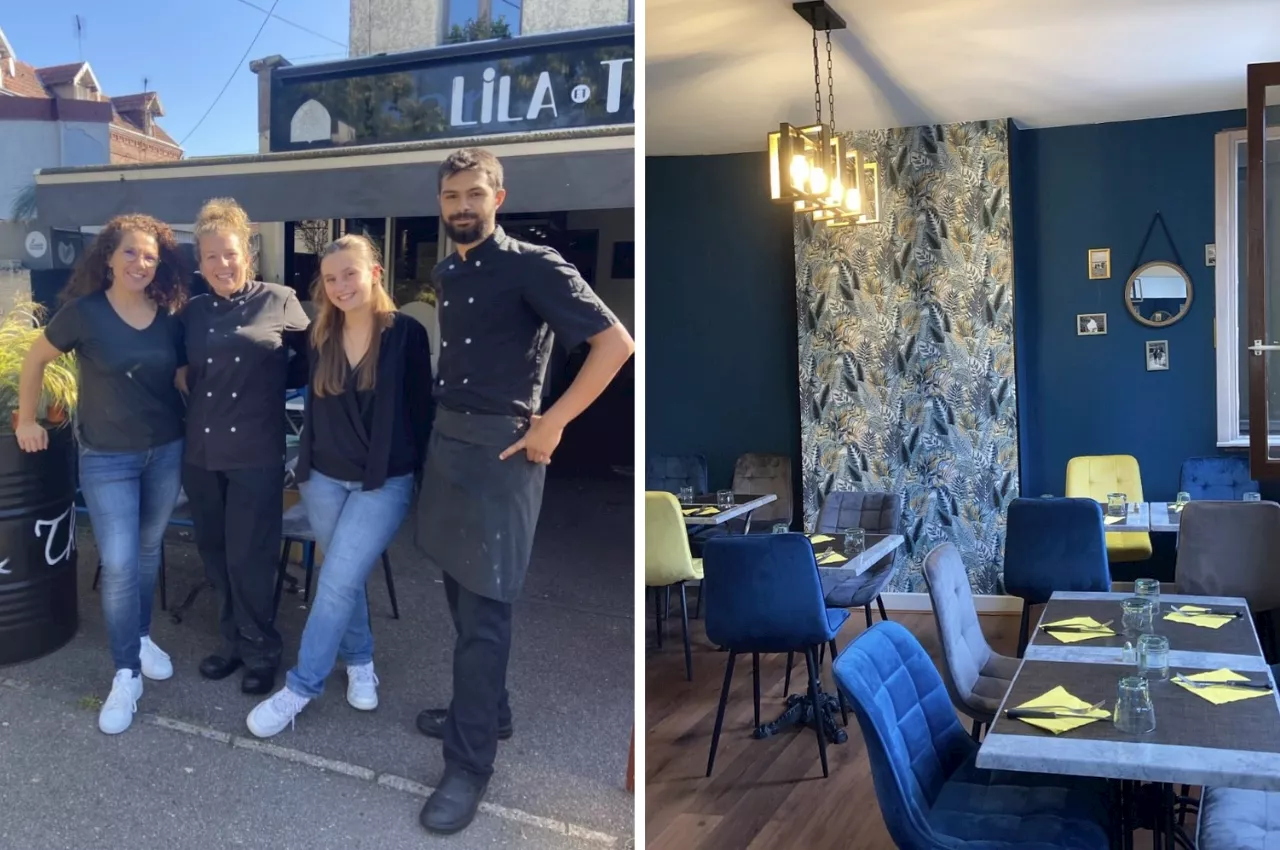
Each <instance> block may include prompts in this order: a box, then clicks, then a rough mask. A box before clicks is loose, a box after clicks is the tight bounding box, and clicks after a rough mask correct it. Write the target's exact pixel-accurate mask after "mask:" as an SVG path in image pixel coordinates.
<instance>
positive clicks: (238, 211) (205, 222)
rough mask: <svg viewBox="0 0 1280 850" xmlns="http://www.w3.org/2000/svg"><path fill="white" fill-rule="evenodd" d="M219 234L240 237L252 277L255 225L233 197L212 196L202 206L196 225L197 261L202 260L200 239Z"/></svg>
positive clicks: (241, 246)
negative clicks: (253, 225)
mask: <svg viewBox="0 0 1280 850" xmlns="http://www.w3.org/2000/svg"><path fill="white" fill-rule="evenodd" d="M217 234H225V235H229V236H239V237H240V248H241V250H243V251H244V254H245V260H246V262H247V264H248V270H249V276H250V277H251V278H252V277H253V266H254V257H253V256H252V253H251V252H252V251H253V244H252V242H253V227H252V225H251V224H250V222H249V214H248V213H246V212H245V211H244V209H243V208H242V207H241V206H240V205H239V204H238V203H236V202H235V201H234V200H233V199H231V198H211V199H209V200H208V201H206V202H205V204H204V206H203V207H201V208H200V214H199V215H198V216H196V226H195V237H196V262H197V263H199V262H200V240H201V239H202V238H204V237H205V236H215V235H217Z"/></svg>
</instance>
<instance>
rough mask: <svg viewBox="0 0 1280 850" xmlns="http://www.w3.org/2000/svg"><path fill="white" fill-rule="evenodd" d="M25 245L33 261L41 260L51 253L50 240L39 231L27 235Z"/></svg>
mask: <svg viewBox="0 0 1280 850" xmlns="http://www.w3.org/2000/svg"><path fill="white" fill-rule="evenodd" d="M25 245H26V248H27V254H28V255H29V256H30V257H31V258H32V259H35V260H39V259H40V258H42V257H43V256H44V255H45V254H47V253H49V240H48V239H47V238H45V235H44V234H43V233H41V232H40V231H39V230H33V231H31V232H30V233H28V234H27V240H26V242H25Z"/></svg>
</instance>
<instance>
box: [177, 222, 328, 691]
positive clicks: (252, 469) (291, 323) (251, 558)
mask: <svg viewBox="0 0 1280 850" xmlns="http://www.w3.org/2000/svg"><path fill="white" fill-rule="evenodd" d="M251 236H252V232H251V230H250V226H249V216H248V215H246V214H245V211H244V210H243V209H241V208H240V206H239V205H238V204H237V203H236V202H235V201H233V200H231V199H229V198H214V199H213V200H211V201H209V202H208V203H206V204H205V205H204V208H203V209H201V210H200V215H199V216H198V217H197V219H196V226H195V238H196V256H197V258H198V260H199V262H200V274H201V275H202V276H203V277H204V279H205V281H206V282H208V284H209V288H210V289H211V290H212V291H211V292H209V293H208V294H206V295H199V296H196V297H195V298H192V299H191V303H190V304H188V305H187V308H186V309H185V310H184V311H183V312H182V325H183V328H184V330H185V337H186V356H187V360H188V361H189V362H190V364H191V365H190V366H189V367H188V368H187V369H185V370H182V374H181V375H180V380H181V381H184V382H185V388H186V389H187V390H188V405H189V407H188V409H187V450H186V457H185V459H184V462H183V470H182V482H183V485H184V486H185V488H186V491H187V497H188V498H189V499H190V500H191V515H192V519H193V520H194V521H195V531H196V547H197V548H198V549H199V550H200V558H201V560H203V561H204V567H205V572H206V574H207V575H208V577H209V580H210V581H211V582H213V584H214V586H215V587H217V589H218V592H219V593H220V594H221V596H222V611H221V614H220V622H219V631H220V632H221V645H220V646H219V647H218V648H217V649H216V650H215V651H214V653H213V654H212V655H209V656H208V657H207V658H205V659H204V660H203V661H202V662H201V663H200V675H202V676H204V677H205V678H206V679H224V678H226V677H227V676H230V675H231V674H232V673H234V672H235V671H236V670H237V669H238V668H240V667H241V666H242V665H243V666H244V667H245V668H246V669H245V673H244V676H243V678H242V679H241V682H240V689H241V690H242V691H243V692H244V693H247V694H265V693H267V692H269V691H270V690H271V689H272V687H274V685H275V679H276V672H277V670H278V668H279V666H280V656H281V654H282V650H283V644H282V641H281V639H280V633H279V632H278V631H276V628H275V608H274V605H273V602H274V597H275V576H276V564H277V561H278V559H279V557H280V537H281V533H282V531H283V527H282V526H283V507H284V506H283V503H282V501H281V498H282V493H283V490H284V457H285V415H284V394H285V390H286V389H287V388H289V387H301V386H305V385H306V382H307V377H306V376H307V355H306V348H307V335H306V330H307V328H308V327H309V326H310V324H311V322H310V319H309V318H308V317H307V314H306V313H305V312H304V311H303V309H302V304H301V303H300V302H299V301H298V296H297V295H296V294H295V293H294V291H293V290H292V289H290V288H289V287H287V286H279V285H277V284H274V283H262V282H261V281H257V280H253V279H252V273H253V258H252V256H251V254H250V239H251ZM291 354H292V355H293V361H292V363H291V362H290V355H291Z"/></svg>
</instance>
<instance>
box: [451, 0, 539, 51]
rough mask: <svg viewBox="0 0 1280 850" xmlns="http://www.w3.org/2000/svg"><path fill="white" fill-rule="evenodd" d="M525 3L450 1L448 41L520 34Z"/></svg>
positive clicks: (508, 1)
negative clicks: (522, 6)
mask: <svg viewBox="0 0 1280 850" xmlns="http://www.w3.org/2000/svg"><path fill="white" fill-rule="evenodd" d="M522 4H523V0H449V20H448V22H447V25H446V28H445V34H446V39H445V40H446V41H449V42H462V41H481V40H484V39H488V38H503V37H505V36H516V35H519V34H520V17H521V11H522V10H521V5H522ZM499 22H501V24H500V25H499V26H495V24H499Z"/></svg>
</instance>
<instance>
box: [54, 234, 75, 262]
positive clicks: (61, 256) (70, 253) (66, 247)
mask: <svg viewBox="0 0 1280 850" xmlns="http://www.w3.org/2000/svg"><path fill="white" fill-rule="evenodd" d="M58 262H59V263H61V264H62V265H64V266H68V267H69V266H73V265H75V262H76V246H75V244H74V243H72V242H68V241H66V240H63V239H59V240H58Z"/></svg>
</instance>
